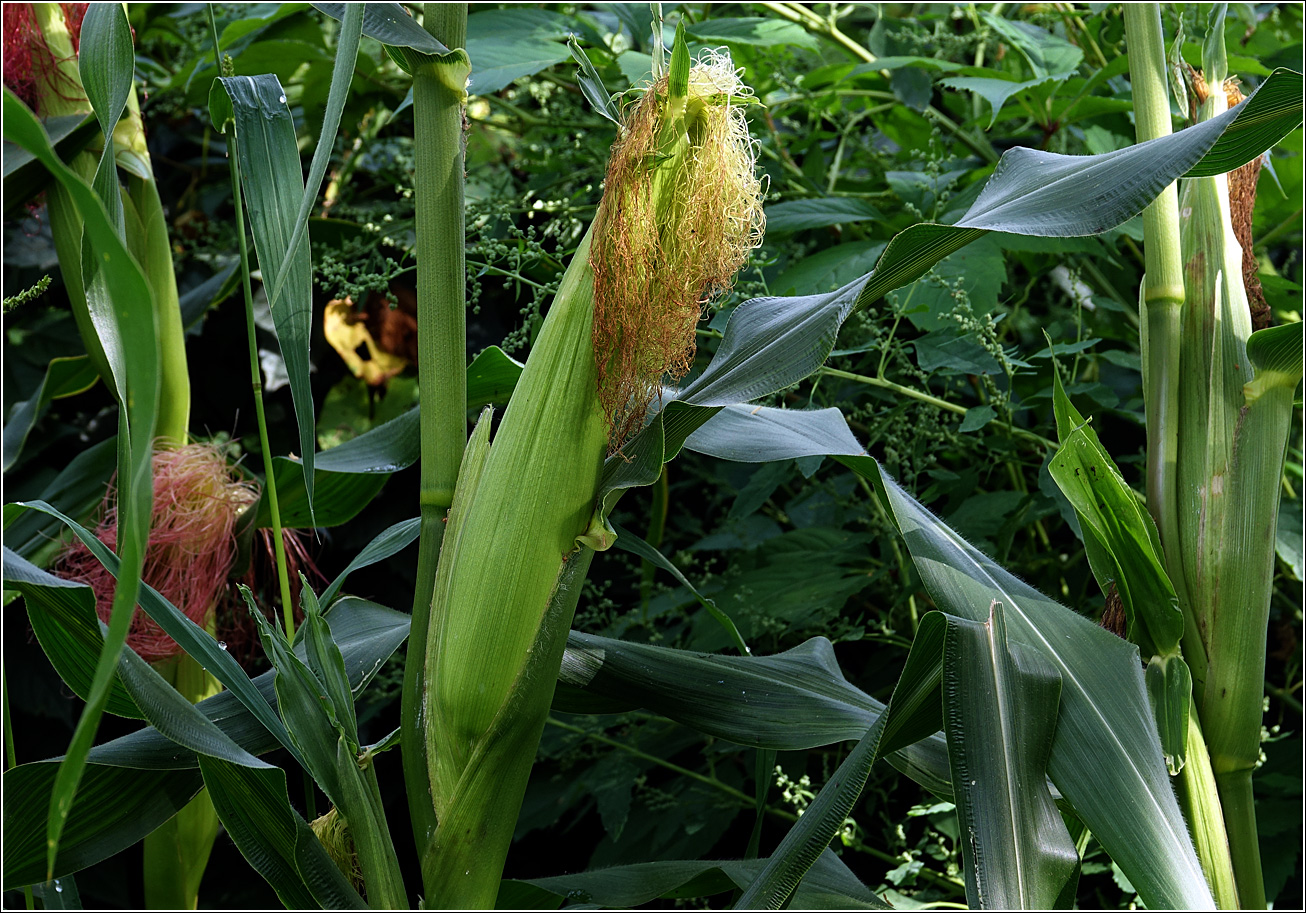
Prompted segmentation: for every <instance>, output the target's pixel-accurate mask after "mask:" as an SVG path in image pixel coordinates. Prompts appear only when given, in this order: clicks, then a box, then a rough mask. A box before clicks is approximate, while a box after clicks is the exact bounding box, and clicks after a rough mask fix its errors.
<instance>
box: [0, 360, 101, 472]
mask: <svg viewBox="0 0 1306 913" xmlns="http://www.w3.org/2000/svg"><path fill="white" fill-rule="evenodd" d="M99 376H100V375H99V374H98V373H97V372H96V370H95V366H94V365H93V364H91V359H90V358H89V357H88V356H86V355H76V356H73V357H71V358H54V359H51V360H50V365H49V367H47V368H46V369H45V377H44V378H42V379H41V386H40V387H38V388H37V390H36V395H35V396H33V397H32V398H31V399H27V400H23V401H22V402H20V403H15V404H14V408H13V411H12V412H11V413H10V414H9V419H8V421H6V422H5V426H4V459H3V467H2V468H3V469H4V471H5V472H8V471H9V468H10V467H11V466H13V465H14V463H15V461H17V459H18V455H19V454H20V453H22V450H23V444H25V443H26V442H27V434H28V432H30V431H31V430H32V426H33V425H35V424H36V423H37V422H38V421H39V420H40V418H41V416H42V415H44V414H45V410H46V409H47V408H48V407H49V405H50V402H51V401H52V400H56V399H59V398H60V397H62V396H72V395H74V394H77V393H81V392H83V391H85V390H88V389H90V387H91V386H92V385H93V384H94V383H95V382H96V380H98V379H99Z"/></svg>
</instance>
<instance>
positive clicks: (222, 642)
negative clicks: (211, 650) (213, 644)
mask: <svg viewBox="0 0 1306 913" xmlns="http://www.w3.org/2000/svg"><path fill="white" fill-rule="evenodd" d="M218 649H219V650H225V649H227V642H226V641H225V640H220V641H218Z"/></svg>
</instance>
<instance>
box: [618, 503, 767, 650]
mask: <svg viewBox="0 0 1306 913" xmlns="http://www.w3.org/2000/svg"><path fill="white" fill-rule="evenodd" d="M612 529H613V531H614V532H616V534H617V539H616V542H615V543H614V544H615V545H616V546H617V548H619V549H622V550H623V551H627V552H630V553H631V554H633V555H638V556H639V557H641V558H643V559H644V560H645V561H648V562H649V563H651V564H653V565H654V566H656V567H660V568H662V569H663V570H664V571H666V572H667V573H669V574H670V575H671V576H672V577H675V578H676V582H678V583H679V584H680V585H681V586H683V587H685V588H686V589H687V590H689V592H690V593H692V594H693V596H694V598H695V599H697V600H698V603H699V605H701V606H702V607H703V608H704V609H705V610H706V611H707V613H708V614H709V615H711V616H712V617H713V618H714V619H715V620H716V623H717V624H719V625H721V627H723V628H725V631H726V633H727V634H729V635H730V639H731V640H733V641H734V642H735V649H737V650H738V651H739V652H740V653H741V654H743V655H744V656H747V655H748V654H749V652H751V651H749V649H748V644H746V643H745V642H744V638H743V635H741V634H740V633H739V629H738V628H737V627H735V623H734V621H733V620H732V619H731V618H730V616H729V615H728V614H727V613H726V612H724V611H722V610H721V609H720V608H719V607H718V606H717V604H716V603H715V602H713V601H712V600H711V599H708V598H707V597H706V596H704V595H703V594H702V593H700V592H699V591H698V590H697V589H696V588H695V587H694V585H693V584H692V583H690V582H689V580H688V579H687V578H686V577H685V575H684V574H682V573H680V569H679V568H677V567H676V566H675V565H674V564H672V563H671V562H670V561H668V560H667V557H666V556H665V555H663V554H662V553H661V552H660V551H658V550H657V549H656V548H654V547H653V546H652V545H649V544H648V543H647V542H645V541H644V540H643V539H641V538H640V537H639V536H637V535H635V534H634V533H632V532H628V531H627V530H625V529H623V528H622V527H621V526H620V525H618V524H616V523H613V524H612Z"/></svg>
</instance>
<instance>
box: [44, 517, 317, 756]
mask: <svg viewBox="0 0 1306 913" xmlns="http://www.w3.org/2000/svg"><path fill="white" fill-rule="evenodd" d="M22 506H25V507H28V508H31V509H32V510H40V511H43V512H45V513H48V514H50V515H52V516H55V517H58V518H59V519H60V520H62V521H63V522H64V524H65V525H67V526H68V528H69V529H71V530H72V531H73V533H74V534H75V535H76V536H77V538H78V539H80V540H81V541H82V543H83V544H85V545H86V547H87V548H89V549H90V550H91V554H93V555H95V557H96V558H97V559H99V561H100V563H101V564H103V565H104V566H105V568H106V569H108V571H109V572H110V573H112V574H115V575H117V574H118V573H119V560H118V557H117V556H116V555H114V554H113V552H111V551H109V549H108V548H107V547H106V546H105V544H104V543H103V542H101V541H100V540H99V539H97V538H96V537H95V536H94V535H92V534H91V533H90V531H88V530H87V529H86V528H85V527H83V526H82V525H81V524H80V523H77V522H75V521H73V520H71V519H69V518H68V517H66V516H64V515H63V514H61V513H59V511H57V510H55V509H54V508H53V507H51V506H50V505H48V504H45V503H43V502H41V501H33V502H30V503H28V504H24V505H22ZM140 606H141V608H142V609H144V610H145V614H146V615H148V616H150V618H151V620H153V621H154V622H155V623H156V624H157V625H158V626H159V627H161V628H162V629H163V631H164V633H166V634H167V635H168V636H169V637H171V638H172V639H173V640H175V641H176V642H177V643H178V644H180V645H181V647H182V649H183V650H185V651H186V652H187V653H188V654H190V656H191V657H192V658H193V659H196V660H198V661H199V662H200V664H201V665H202V666H203V667H204V668H205V669H206V670H208V672H210V673H211V674H212V675H213V677H214V678H216V679H217V680H218V681H219V682H221V683H222V684H223V685H225V686H226V687H227V688H228V689H229V690H231V691H232V692H234V694H235V695H236V697H237V698H238V699H239V700H240V702H241V703H242V704H244V705H245V707H246V708H247V709H248V710H249V711H250V712H252V713H253V714H254V715H255V716H256V717H257V718H258V719H259V721H260V722H261V723H262V724H263V725H264V726H265V727H267V729H268V731H269V732H271V733H272V734H273V735H274V736H276V738H277V740H278V741H279V742H280V743H281V744H282V745H283V746H284V747H285V748H286V749H287V750H288V751H290V753H291V754H292V755H293V756H294V757H295V759H296V760H301V759H300V756H299V752H298V750H297V749H296V747H295V745H294V744H293V743H292V741H291V739H290V736H289V734H288V733H287V732H286V727H285V726H284V725H282V722H281V720H280V719H279V718H278V717H277V715H276V714H275V713H274V712H272V710H271V708H269V707H268V706H267V703H266V702H265V701H264V700H263V699H262V698H261V697H260V695H259V693H258V690H257V689H256V688H254V685H253V683H252V682H250V680H249V676H247V675H246V674H245V670H244V669H242V668H241V667H240V664H239V663H237V662H236V660H235V659H234V658H233V657H232V656H231V655H230V654H228V653H227V651H226V650H223V649H222V648H221V647H219V646H218V642H217V641H216V640H214V639H213V636H212V635H211V634H209V633H208V632H207V631H206V630H204V629H203V628H201V627H200V626H199V625H197V624H195V622H193V621H191V620H190V619H189V618H187V617H186V616H185V615H183V614H182V613H181V611H180V610H179V609H178V608H177V607H176V606H174V605H173V604H172V603H170V602H168V600H166V599H164V598H163V596H161V595H160V594H159V593H158V591H157V590H155V589H154V588H153V587H151V586H148V585H142V586H141V587H140ZM87 747H88V749H89V747H90V746H89V745H88V746H87Z"/></svg>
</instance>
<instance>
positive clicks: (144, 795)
mask: <svg viewBox="0 0 1306 913" xmlns="http://www.w3.org/2000/svg"><path fill="white" fill-rule="evenodd" d="M58 770H59V765H58V764H56V763H49V762H39V763H36V764H23V765H20V766H18V767H15V768H13V769H12V770H7V771H5V774H4V789H5V793H6V794H7V796H8V798H7V799H6V800H5V803H4V830H5V840H4V889H5V890H6V891H8V890H11V889H13V888H19V887H22V886H23V885H28V884H33V883H35V882H40V881H44V880H45V878H46V859H45V849H46V847H45V818H46V814H47V812H48V811H49V797H50V795H51V792H52V791H53V789H54V781H55V774H56V773H57V772H58ZM203 785H204V784H203V781H202V780H201V778H200V775H199V771H197V770H150V771H142V770H131V769H128V768H124V767H102V766H100V765H97V764H90V765H88V766H87V768H86V773H85V774H84V775H83V776H82V781H81V785H80V786H79V787H78V790H77V797H76V798H75V799H74V800H73V806H72V811H71V813H70V814H69V816H68V822H67V824H66V825H65V827H64V832H63V834H62V835H61V838H60V841H59V855H58V857H57V859H56V860H55V865H54V871H55V874H56V875H66V874H68V873H70V872H77V871H80V870H81V869H84V868H86V867H87V866H88V865H94V864H95V863H97V862H100V861H101V860H104V859H107V858H108V857H110V856H112V855H113V854H114V853H117V852H120V851H121V850H123V849H126V848H127V847H129V846H131V845H132V844H134V843H136V842H138V841H139V840H140V839H141V838H142V837H144V836H145V835H146V834H148V833H150V832H151V831H153V830H154V829H155V828H156V827H158V826H159V825H160V824H162V823H163V822H164V821H167V820H168V819H169V818H171V817H172V816H173V815H175V814H176V813H177V812H178V811H180V810H181V809H182V808H184V807H185V806H186V804H187V803H189V802H190V800H191V799H193V798H194V797H195V794H196V793H198V792H199V791H200V788H201V787H202V786H203ZM29 797H30V798H29ZM106 809H111V810H112V812H113V814H112V815H106V814H105V810H106Z"/></svg>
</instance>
